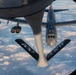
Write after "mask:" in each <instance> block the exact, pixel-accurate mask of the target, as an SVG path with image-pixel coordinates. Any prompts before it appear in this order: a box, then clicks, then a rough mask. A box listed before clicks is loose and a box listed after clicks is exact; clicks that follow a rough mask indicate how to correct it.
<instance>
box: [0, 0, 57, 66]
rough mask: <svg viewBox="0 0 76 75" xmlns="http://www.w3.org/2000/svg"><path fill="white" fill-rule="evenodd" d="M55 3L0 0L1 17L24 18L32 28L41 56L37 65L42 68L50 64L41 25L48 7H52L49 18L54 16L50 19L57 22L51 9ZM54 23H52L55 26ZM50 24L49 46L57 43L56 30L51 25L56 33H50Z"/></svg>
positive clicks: (47, 34) (44, 0) (48, 33)
mask: <svg viewBox="0 0 76 75" xmlns="http://www.w3.org/2000/svg"><path fill="white" fill-rule="evenodd" d="M53 1H54V0H7V1H6V0H0V16H1V17H10V18H12V17H24V18H25V19H26V21H27V22H28V24H29V25H30V26H31V28H32V30H33V33H34V38H35V42H36V45H37V51H38V54H39V59H38V63H37V64H38V66H40V67H45V66H47V65H48V62H47V60H46V58H45V55H44V51H43V42H42V30H41V23H42V18H43V14H44V10H45V8H46V7H47V6H48V5H50V11H49V13H50V14H51V15H50V14H49V15H48V17H49V16H50V17H51V16H52V18H50V17H49V19H51V21H52V20H54V22H55V18H54V16H53V15H54V14H53V11H52V7H51V4H52V2H53ZM47 21H49V20H47ZM54 22H52V23H53V24H54ZM50 23H51V22H48V27H47V33H46V40H47V44H48V45H54V44H55V42H56V36H55V34H56V29H55V27H54V26H53V25H51V27H50V28H51V30H54V31H55V32H53V31H50V29H49V26H50ZM49 31H50V32H49ZM49 37H50V38H49ZM51 37H53V38H51ZM51 41H52V42H53V44H52V43H49V42H51Z"/></svg>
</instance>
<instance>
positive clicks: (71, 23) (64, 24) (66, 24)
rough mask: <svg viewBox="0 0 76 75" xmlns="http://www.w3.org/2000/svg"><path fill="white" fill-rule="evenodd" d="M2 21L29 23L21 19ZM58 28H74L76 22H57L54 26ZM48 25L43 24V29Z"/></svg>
mask: <svg viewBox="0 0 76 75" xmlns="http://www.w3.org/2000/svg"><path fill="white" fill-rule="evenodd" d="M0 19H4V20H7V21H12V22H19V23H26V24H28V23H27V21H26V20H25V19H20V18H5V17H0ZM54 25H55V26H56V27H57V28H58V27H62V26H72V25H76V20H73V21H66V22H57V23H55V24H54ZM46 26H47V23H46V22H42V27H46Z"/></svg>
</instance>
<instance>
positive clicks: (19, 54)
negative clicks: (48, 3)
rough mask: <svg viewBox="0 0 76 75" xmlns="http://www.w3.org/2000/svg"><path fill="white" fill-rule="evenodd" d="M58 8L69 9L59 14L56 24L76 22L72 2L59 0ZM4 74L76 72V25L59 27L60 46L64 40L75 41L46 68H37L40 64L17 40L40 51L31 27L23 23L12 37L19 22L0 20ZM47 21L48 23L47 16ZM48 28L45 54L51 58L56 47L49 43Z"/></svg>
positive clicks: (0, 74) (66, 74) (65, 74)
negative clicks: (13, 28) (19, 30)
mask: <svg viewBox="0 0 76 75" xmlns="http://www.w3.org/2000/svg"><path fill="white" fill-rule="evenodd" d="M52 6H53V8H54V9H69V10H68V11H63V12H57V13H55V16H56V21H57V22H63V21H70V20H76V9H75V8H76V5H75V3H74V2H72V0H66V1H64V0H57V1H56V2H54V3H53V4H52ZM0 21H1V24H0V75H10V74H11V75H27V74H28V75H69V74H70V73H71V72H72V71H73V70H75V69H76V55H75V54H76V26H75V25H71V26H63V27H60V28H57V34H58V35H57V44H56V45H58V44H59V43H60V42H61V41H62V40H64V39H67V38H68V39H71V42H70V43H69V44H68V45H67V46H66V47H65V48H63V49H62V50H61V51H60V52H59V53H58V54H57V55H56V56H54V57H53V58H52V59H51V60H50V61H49V62H48V63H49V65H48V66H47V67H45V68H41V67H38V66H37V62H36V61H35V60H34V59H33V58H32V57H31V56H30V55H29V54H28V53H27V52H26V51H24V50H23V49H22V48H21V47H20V46H19V45H18V44H17V43H16V42H15V39H18V38H21V39H23V40H24V41H26V42H27V43H28V44H29V45H30V46H32V48H34V49H35V50H36V45H35V40H34V35H33V33H32V29H31V28H30V26H29V25H26V24H20V26H21V27H22V31H21V32H20V33H19V34H12V33H11V32H10V31H11V28H12V27H13V26H15V25H16V24H17V23H15V22H11V21H10V22H9V24H7V23H6V22H7V21H6V20H2V19H0ZM43 21H46V13H45V15H44V19H43ZM45 33H46V29H45V28H42V35H43V46H44V53H45V55H47V54H48V53H49V52H50V51H51V50H53V48H54V47H48V46H47V44H46V40H45V39H46V38H45V35H46V34H45Z"/></svg>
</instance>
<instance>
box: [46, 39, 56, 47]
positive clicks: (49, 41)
mask: <svg viewBox="0 0 76 75" xmlns="http://www.w3.org/2000/svg"><path fill="white" fill-rule="evenodd" d="M47 44H48V46H55V45H56V40H55V39H49V40H47Z"/></svg>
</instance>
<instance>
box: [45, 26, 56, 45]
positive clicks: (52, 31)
mask: <svg viewBox="0 0 76 75" xmlns="http://www.w3.org/2000/svg"><path fill="white" fill-rule="evenodd" d="M56 42H57V31H56V27H55V26H54V25H48V26H47V28H46V43H47V44H48V46H54V45H55V44H56Z"/></svg>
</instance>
